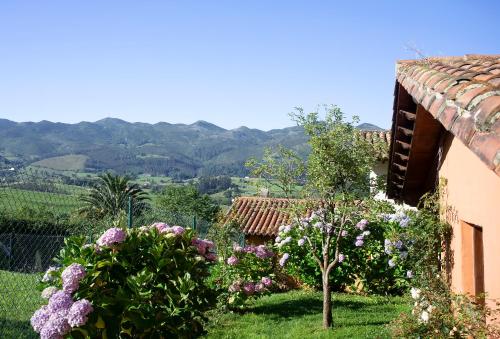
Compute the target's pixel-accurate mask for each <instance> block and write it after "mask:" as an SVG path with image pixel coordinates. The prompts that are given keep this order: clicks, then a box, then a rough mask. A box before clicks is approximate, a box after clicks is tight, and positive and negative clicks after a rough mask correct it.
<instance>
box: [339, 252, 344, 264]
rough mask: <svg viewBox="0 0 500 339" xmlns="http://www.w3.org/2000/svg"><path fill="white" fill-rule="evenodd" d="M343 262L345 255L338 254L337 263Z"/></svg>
mask: <svg viewBox="0 0 500 339" xmlns="http://www.w3.org/2000/svg"><path fill="white" fill-rule="evenodd" d="M344 260H345V255H343V254H342V253H340V254H339V263H341V262H343V261H344Z"/></svg>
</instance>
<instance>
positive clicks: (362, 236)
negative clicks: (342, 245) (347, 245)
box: [356, 234, 365, 240]
mask: <svg viewBox="0 0 500 339" xmlns="http://www.w3.org/2000/svg"><path fill="white" fill-rule="evenodd" d="M364 238H365V235H364V234H360V235H358V236H357V237H356V240H364Z"/></svg>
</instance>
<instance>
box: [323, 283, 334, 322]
mask: <svg viewBox="0 0 500 339" xmlns="http://www.w3.org/2000/svg"><path fill="white" fill-rule="evenodd" d="M332 326H333V316H332V294H331V292H330V279H328V276H325V274H323V328H325V329H328V328H330V327H332Z"/></svg>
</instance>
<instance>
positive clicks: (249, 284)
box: [243, 282, 255, 295]
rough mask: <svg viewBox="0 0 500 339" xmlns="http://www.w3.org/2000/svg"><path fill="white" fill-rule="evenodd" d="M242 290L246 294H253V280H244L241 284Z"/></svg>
mask: <svg viewBox="0 0 500 339" xmlns="http://www.w3.org/2000/svg"><path fill="white" fill-rule="evenodd" d="M243 292H244V293H245V294H246V295H252V294H254V292H255V285H254V283H253V282H246V283H245V284H244V285H243Z"/></svg>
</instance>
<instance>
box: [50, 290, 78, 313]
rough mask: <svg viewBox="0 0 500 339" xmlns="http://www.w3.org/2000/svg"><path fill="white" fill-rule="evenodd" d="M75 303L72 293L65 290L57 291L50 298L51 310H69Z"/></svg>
mask: <svg viewBox="0 0 500 339" xmlns="http://www.w3.org/2000/svg"><path fill="white" fill-rule="evenodd" d="M71 305H73V299H72V298H71V294H69V293H68V292H65V291H57V292H56V293H54V294H53V295H52V297H50V299H49V305H48V307H49V311H50V312H57V311H59V310H68V309H69V308H70V307H71Z"/></svg>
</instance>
